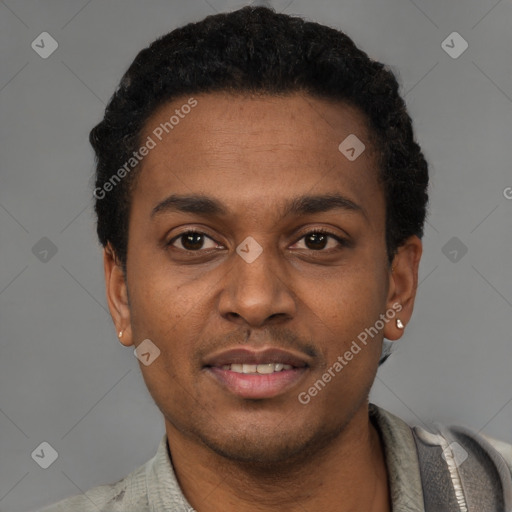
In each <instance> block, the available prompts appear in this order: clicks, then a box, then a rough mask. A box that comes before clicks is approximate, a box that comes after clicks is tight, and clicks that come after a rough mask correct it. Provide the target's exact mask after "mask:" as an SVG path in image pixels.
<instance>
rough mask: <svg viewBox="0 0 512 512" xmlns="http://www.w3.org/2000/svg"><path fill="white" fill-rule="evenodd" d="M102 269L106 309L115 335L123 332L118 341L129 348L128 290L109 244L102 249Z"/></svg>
mask: <svg viewBox="0 0 512 512" xmlns="http://www.w3.org/2000/svg"><path fill="white" fill-rule="evenodd" d="M103 268H104V271H105V285H106V292H107V303H108V309H109V310H110V315H111V316H112V320H113V321H114V325H115V326H116V333H119V331H123V336H122V337H121V338H119V341H120V342H121V343H122V344H123V345H126V346H127V347H129V346H131V345H133V341H132V330H131V322H130V304H129V301H128V288H127V286H126V278H125V275H124V272H123V268H122V266H121V264H120V263H119V261H118V259H117V256H116V254H115V252H114V250H113V249H112V246H111V245H110V243H109V244H107V246H106V247H105V248H104V249H103Z"/></svg>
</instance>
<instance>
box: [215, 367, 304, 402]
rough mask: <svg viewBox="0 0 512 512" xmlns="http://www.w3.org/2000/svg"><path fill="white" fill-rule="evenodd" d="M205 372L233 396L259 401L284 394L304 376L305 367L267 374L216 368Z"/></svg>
mask: <svg viewBox="0 0 512 512" xmlns="http://www.w3.org/2000/svg"><path fill="white" fill-rule="evenodd" d="M207 370H208V372H209V373H210V374H211V375H212V376H213V377H214V378H215V379H216V380H217V381H219V382H220V383H221V384H222V385H223V386H224V387H226V388H227V389H228V390H229V391H231V393H233V394H234V395H237V396H239V397H241V398H252V399H259V398H272V397H275V396H277V395H281V394H283V393H285V392H286V391H288V390H289V389H290V388H292V387H293V386H294V385H296V384H297V382H298V381H299V380H300V379H301V378H302V377H303V376H304V374H305V372H306V370H307V367H304V368H295V369H293V370H281V371H280V372H274V373H268V374H255V373H252V374H251V373H238V372H233V371H231V370H223V369H222V368H217V367H215V368H214V367H209V368H207Z"/></svg>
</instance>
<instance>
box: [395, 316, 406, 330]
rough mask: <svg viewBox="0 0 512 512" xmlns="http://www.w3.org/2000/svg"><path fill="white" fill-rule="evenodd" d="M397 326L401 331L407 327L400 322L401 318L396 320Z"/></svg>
mask: <svg viewBox="0 0 512 512" xmlns="http://www.w3.org/2000/svg"><path fill="white" fill-rule="evenodd" d="M396 326H397V327H398V328H399V329H403V328H404V327H405V325H404V324H403V323H402V320H400V318H397V319H396Z"/></svg>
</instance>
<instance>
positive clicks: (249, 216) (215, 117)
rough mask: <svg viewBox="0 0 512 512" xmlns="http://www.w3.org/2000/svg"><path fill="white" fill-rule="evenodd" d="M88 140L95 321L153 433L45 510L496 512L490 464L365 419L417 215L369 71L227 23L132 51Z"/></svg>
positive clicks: (275, 29)
mask: <svg viewBox="0 0 512 512" xmlns="http://www.w3.org/2000/svg"><path fill="white" fill-rule="evenodd" d="M90 139H91V143H92V145H93V147H94V149H95V151H96V155H97V179H96V188H95V190H94V195H95V198H96V213H97V216H98V236H99V239H100V241H101V243H102V245H103V247H104V266H105V278H106V288H107V298H108V304H109V308H110V311H111V314H112V318H113V321H114V323H115V326H116V329H117V332H118V333H119V334H118V335H119V339H120V341H121V343H123V344H124V345H126V346H132V345H134V346H135V347H136V352H137V355H138V357H139V359H140V360H141V363H142V364H141V366H140V367H141V371H142V374H143V377H144V380H145V382H146V384H147V386H148V389H149V391H150V393H151V395H152V397H153V398H154V400H155V402H156V404H157V405H158V407H159V408H160V410H161V411H162V414H163V415H164V419H165V428H166V435H165V436H164V438H163V439H162V441H161V443H160V446H159V448H158V451H157V454H156V455H155V457H154V458H153V459H151V460H150V461H149V462H148V463H147V464H145V465H144V466H142V467H141V468H139V469H138V470H136V471H134V472H133V473H131V474H130V475H128V476H127V477H126V478H125V479H123V480H121V481H120V482H118V483H116V484H113V485H106V486H101V487H98V488H95V489H92V490H90V491H89V492H88V493H87V494H86V495H83V496H77V497H73V498H69V499H67V500H64V501H63V502H61V503H60V504H57V505H54V506H53V507H50V508H49V509H47V510H48V511H52V512H58V511H75V510H76V511H93V510H94V511H98V510H101V511H123V512H127V511H133V512H144V511H149V510H151V511H191V510H196V511H198V512H217V511H223V512H231V511H237V512H256V511H267V510H278V511H289V512H296V511H319V510H322V511H326V512H334V511H337V512H350V511H358V512H377V511H379V512H388V511H393V512H403V511H411V512H412V511H422V510H428V511H433V510H436V511H438V510H447V511H448V510H449V511H454V510H461V511H462V510H470V511H473V510H474V511H478V512H483V511H498V510H512V509H511V506H512V480H511V476H510V471H511V469H510V466H512V456H510V450H511V449H512V448H511V447H510V446H508V445H505V444H503V443H499V442H494V441H492V440H489V439H486V438H484V437H482V436H478V435H474V434H472V433H470V432H469V431H465V430H463V429H458V430H457V429H452V430H450V429H447V430H444V431H440V432H437V433H429V432H426V431H425V430H422V429H416V430H411V429H410V427H409V426H407V425H406V424H405V423H404V422H402V421H401V420H400V419H399V418H396V417H395V416H393V415H391V414H389V413H387V412H386V411H384V410H382V409H379V408H378V407H376V406H374V405H371V404H369V403H368V395H369V391H370V388H371V386H372V384H373V381H374V378H375V375H376V372H377V369H378V366H379V364H380V363H382V362H383V361H384V360H385V358H386V357H387V356H388V351H387V350H386V349H385V348H384V349H383V347H386V346H385V345H384V338H385V339H386V340H389V341H393V340H397V339H399V338H400V337H401V336H402V334H403V332H404V329H405V328H406V326H407V324H408V322H409V320H410V318H411V315H412V312H413V305H414V299H415V294H416V288H417V283H418V265H419V261H420V257H421V253H422V243H421V237H422V234H423V223H424V220H425V213H426V205H427V200H428V198H427V187H428V168H427V163H426V161H425V159H424V157H423V154H422V152H421V150H420V148H419V146H418V144H417V143H416V142H415V139H414V135H413V130H412V126H411V120H410V118H409V116H408V114H407V112H406V108H405V104H404V102H403V100H402V98H401V97H400V96H399V93H398V84H397V82H396V79H395V77H394V76H393V74H392V73H391V72H390V71H389V70H387V69H386V68H385V67H384V66H383V65H382V64H381V63H378V62H375V61H373V60H371V59H370V58H369V57H368V56H367V55H366V54H365V53H364V52H362V51H361V50H359V49H358V48H357V47H356V46H355V45H354V44H353V42H352V41H351V40H350V39H349V38H348V37H347V36H346V35H344V34H343V33H341V32H339V31H336V30H334V29H332V28H328V27H325V26H322V25H318V24H316V23H309V22H304V21H303V20H301V19H299V18H294V17H290V16H286V15H283V14H277V13H275V12H273V11H272V10H270V9H267V8H263V7H258V8H249V7H247V8H244V9H241V10H238V11H235V12H232V13H229V14H220V15H216V16H209V17H207V18H206V19H204V20H203V21H201V22H199V23H195V24H189V25H186V26H185V27H182V28H180V29H177V30H174V31H173V32H171V33H170V34H168V35H166V36H164V37H162V38H160V39H158V40H157V41H155V42H154V43H153V44H152V45H151V46H150V47H149V48H147V49H145V50H143V51H142V52H140V53H139V55H138V56H137V57H136V59H135V61H134V62H133V64H132V65H131V66H130V68H129V69H128V71H127V72H126V74H125V76H124V77H123V79H122V81H121V84H120V86H119V88H118V90H117V91H116V92H115V94H114V96H113V97H112V99H111V101H110V103H109V105H108V106H107V109H106V112H105V118H104V119H103V121H102V122H101V123H100V124H99V125H98V126H96V127H95V128H94V129H93V130H92V132H91V137H90ZM386 343H387V342H386ZM507 464H508V466H507Z"/></svg>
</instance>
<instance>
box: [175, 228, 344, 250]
mask: <svg viewBox="0 0 512 512" xmlns="http://www.w3.org/2000/svg"><path fill="white" fill-rule="evenodd" d="M191 233H195V234H198V235H203V236H205V237H206V238H209V239H210V240H212V241H214V242H215V240H213V238H212V237H210V236H208V235H207V234H206V233H204V232H203V231H199V230H195V229H189V230H187V231H184V232H183V233H180V234H179V235H177V236H175V237H174V238H172V239H171V240H169V242H168V243H166V244H165V245H166V247H173V244H174V242H175V241H176V240H179V239H180V238H181V237H184V236H185V235H189V234H191ZM313 233H314V234H322V235H327V236H329V237H331V238H334V239H335V240H336V241H337V242H338V243H339V244H340V246H342V247H348V246H349V242H348V240H346V239H344V238H341V237H339V236H338V235H335V234H334V233H331V232H330V231H328V230H326V229H323V228H316V229H312V230H311V231H308V232H307V233H304V234H303V235H302V236H301V237H300V238H299V239H298V240H297V242H298V241H299V240H302V239H303V238H305V237H307V236H308V235H311V234H313ZM297 242H295V243H297ZM174 248H175V249H178V250H180V251H184V252H188V253H199V252H202V251H204V249H198V250H197V251H190V250H187V249H180V248H177V247H174ZM213 250H216V249H213ZM331 250H332V249H331ZM311 251H312V252H319V253H321V252H329V251H328V250H327V251H326V250H325V249H319V250H317V251H314V250H313V249H311Z"/></svg>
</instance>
